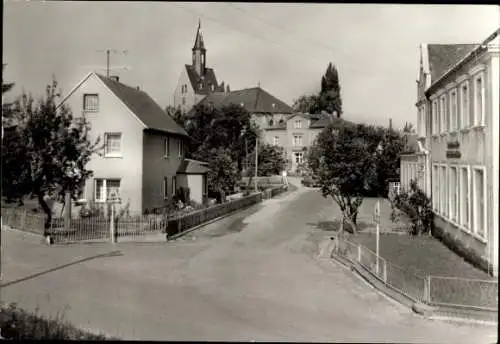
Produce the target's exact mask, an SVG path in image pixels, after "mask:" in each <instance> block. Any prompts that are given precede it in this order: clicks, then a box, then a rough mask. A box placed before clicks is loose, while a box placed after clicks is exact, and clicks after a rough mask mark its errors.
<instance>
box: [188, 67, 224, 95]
mask: <svg viewBox="0 0 500 344" xmlns="http://www.w3.org/2000/svg"><path fill="white" fill-rule="evenodd" d="M186 72H187V75H188V78H189V81H190V82H191V86H192V87H193V90H194V93H196V94H210V93H212V92H223V91H224V89H223V88H222V87H221V85H219V84H218V83H217V78H216V76H215V72H214V70H213V69H212V68H205V74H203V76H201V75H199V74H198V73H197V72H196V70H195V69H194V67H193V66H192V65H188V64H187V65H186ZM200 82H201V83H202V84H203V87H202V88H201V90H200V89H199V86H198V85H199V84H200ZM210 85H214V87H215V89H214V91H212V90H211V88H210V87H211V86H210Z"/></svg>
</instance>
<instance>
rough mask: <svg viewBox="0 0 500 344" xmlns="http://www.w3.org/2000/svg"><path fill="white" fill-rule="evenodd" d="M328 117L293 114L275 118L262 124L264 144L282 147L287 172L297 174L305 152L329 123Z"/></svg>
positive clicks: (304, 158) (303, 161)
mask: <svg viewBox="0 0 500 344" xmlns="http://www.w3.org/2000/svg"><path fill="white" fill-rule="evenodd" d="M330 119H331V118H330V117H329V116H328V115H310V114H307V113H294V114H291V115H285V116H276V117H274V118H273V121H272V122H271V121H269V122H268V123H265V124H264V128H263V140H264V142H266V143H268V144H270V145H275V146H280V147H283V149H284V152H285V154H286V158H287V161H288V168H287V170H288V172H289V173H291V174H295V173H297V172H299V169H300V166H301V165H302V164H303V163H305V161H306V155H307V150H308V149H309V148H310V147H311V146H312V145H313V143H314V141H315V139H316V137H317V136H318V135H319V133H320V132H321V131H322V130H323V129H324V128H325V127H326V126H327V125H328V124H329V123H330Z"/></svg>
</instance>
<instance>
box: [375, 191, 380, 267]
mask: <svg viewBox="0 0 500 344" xmlns="http://www.w3.org/2000/svg"><path fill="white" fill-rule="evenodd" d="M374 218H375V223H376V226H377V234H376V240H377V244H376V247H377V248H376V254H377V263H376V265H375V266H376V271H377V274H378V273H379V269H380V267H379V259H378V257H379V242H380V200H377V203H376V204H375V211H374Z"/></svg>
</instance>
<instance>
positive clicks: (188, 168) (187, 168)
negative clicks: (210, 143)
mask: <svg viewBox="0 0 500 344" xmlns="http://www.w3.org/2000/svg"><path fill="white" fill-rule="evenodd" d="M209 171H210V169H209V168H207V167H206V166H205V164H203V163H201V162H198V161H194V160H190V159H184V160H183V161H182V162H181V165H180V166H179V168H178V169H177V173H179V174H205V173H208V172H209Z"/></svg>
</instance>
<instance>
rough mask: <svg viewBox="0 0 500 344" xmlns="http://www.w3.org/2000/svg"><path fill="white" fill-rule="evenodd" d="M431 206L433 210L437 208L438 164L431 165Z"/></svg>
mask: <svg viewBox="0 0 500 344" xmlns="http://www.w3.org/2000/svg"><path fill="white" fill-rule="evenodd" d="M432 186H433V191H432V207H433V209H434V210H435V211H438V209H439V174H438V166H437V165H433V166H432Z"/></svg>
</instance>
